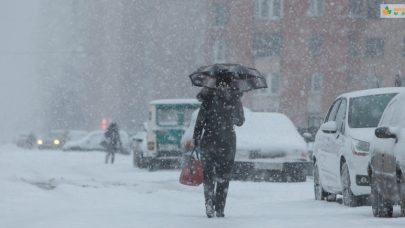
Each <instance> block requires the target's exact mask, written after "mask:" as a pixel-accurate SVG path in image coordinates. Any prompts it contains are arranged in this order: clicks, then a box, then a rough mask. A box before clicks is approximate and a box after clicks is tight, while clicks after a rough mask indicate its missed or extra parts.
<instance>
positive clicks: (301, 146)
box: [236, 112, 306, 152]
mask: <svg viewBox="0 0 405 228" xmlns="http://www.w3.org/2000/svg"><path fill="white" fill-rule="evenodd" d="M245 114H246V121H245V124H244V125H242V127H237V128H236V135H237V148H238V149H242V150H243V149H245V150H252V149H259V150H262V151H268V152H270V151H293V150H300V151H305V150H306V144H305V141H304V139H303V138H302V136H301V135H300V134H299V133H298V131H297V129H296V127H295V125H294V124H293V123H292V121H291V120H290V119H289V118H288V117H287V116H286V115H284V114H282V113H273V112H250V113H245Z"/></svg>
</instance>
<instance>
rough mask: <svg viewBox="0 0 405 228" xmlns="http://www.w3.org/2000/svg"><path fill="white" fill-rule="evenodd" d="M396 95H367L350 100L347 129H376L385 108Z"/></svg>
mask: <svg viewBox="0 0 405 228" xmlns="http://www.w3.org/2000/svg"><path fill="white" fill-rule="evenodd" d="M395 95H396V93H388V94H378V95H369V96H362V97H355V98H351V99H350V107H349V119H348V120H349V127H351V128H369V127H377V125H378V122H379V121H380V118H381V115H382V113H383V112H384V109H385V107H386V106H387V104H388V103H389V102H390V100H391V99H392V98H393V97H394V96H395Z"/></svg>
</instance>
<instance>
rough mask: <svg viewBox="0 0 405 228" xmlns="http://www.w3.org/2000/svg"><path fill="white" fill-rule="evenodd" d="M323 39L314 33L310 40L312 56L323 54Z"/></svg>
mask: <svg viewBox="0 0 405 228" xmlns="http://www.w3.org/2000/svg"><path fill="white" fill-rule="evenodd" d="M322 44H323V37H322V35H320V34H316V33H314V35H312V37H311V38H310V40H309V52H310V54H311V55H312V56H317V55H320V54H321V50H322Z"/></svg>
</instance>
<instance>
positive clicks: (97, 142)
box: [63, 131, 130, 154]
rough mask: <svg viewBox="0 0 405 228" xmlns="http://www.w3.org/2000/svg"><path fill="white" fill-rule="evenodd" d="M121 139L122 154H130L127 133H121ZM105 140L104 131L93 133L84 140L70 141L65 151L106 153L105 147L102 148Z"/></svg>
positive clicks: (65, 146) (64, 147)
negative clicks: (98, 151)
mask: <svg viewBox="0 0 405 228" xmlns="http://www.w3.org/2000/svg"><path fill="white" fill-rule="evenodd" d="M120 138H121V142H122V148H121V149H120V153H123V154H129V153H130V147H129V137H128V134H127V133H126V132H125V131H120ZM104 140H105V138H104V131H93V132H90V133H88V134H87V135H86V136H85V137H84V138H82V139H79V140H75V141H69V142H67V143H66V144H65V145H64V146H63V150H64V151H96V150H100V151H104V150H105V147H103V146H102V142H103V141H104Z"/></svg>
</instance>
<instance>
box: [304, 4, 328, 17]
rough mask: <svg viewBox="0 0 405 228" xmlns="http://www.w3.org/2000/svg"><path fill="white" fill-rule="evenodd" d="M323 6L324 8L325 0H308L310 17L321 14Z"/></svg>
mask: <svg viewBox="0 0 405 228" xmlns="http://www.w3.org/2000/svg"><path fill="white" fill-rule="evenodd" d="M324 8H325V0H310V1H309V8H308V15H309V16H312V17H320V16H323V12H324Z"/></svg>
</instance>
